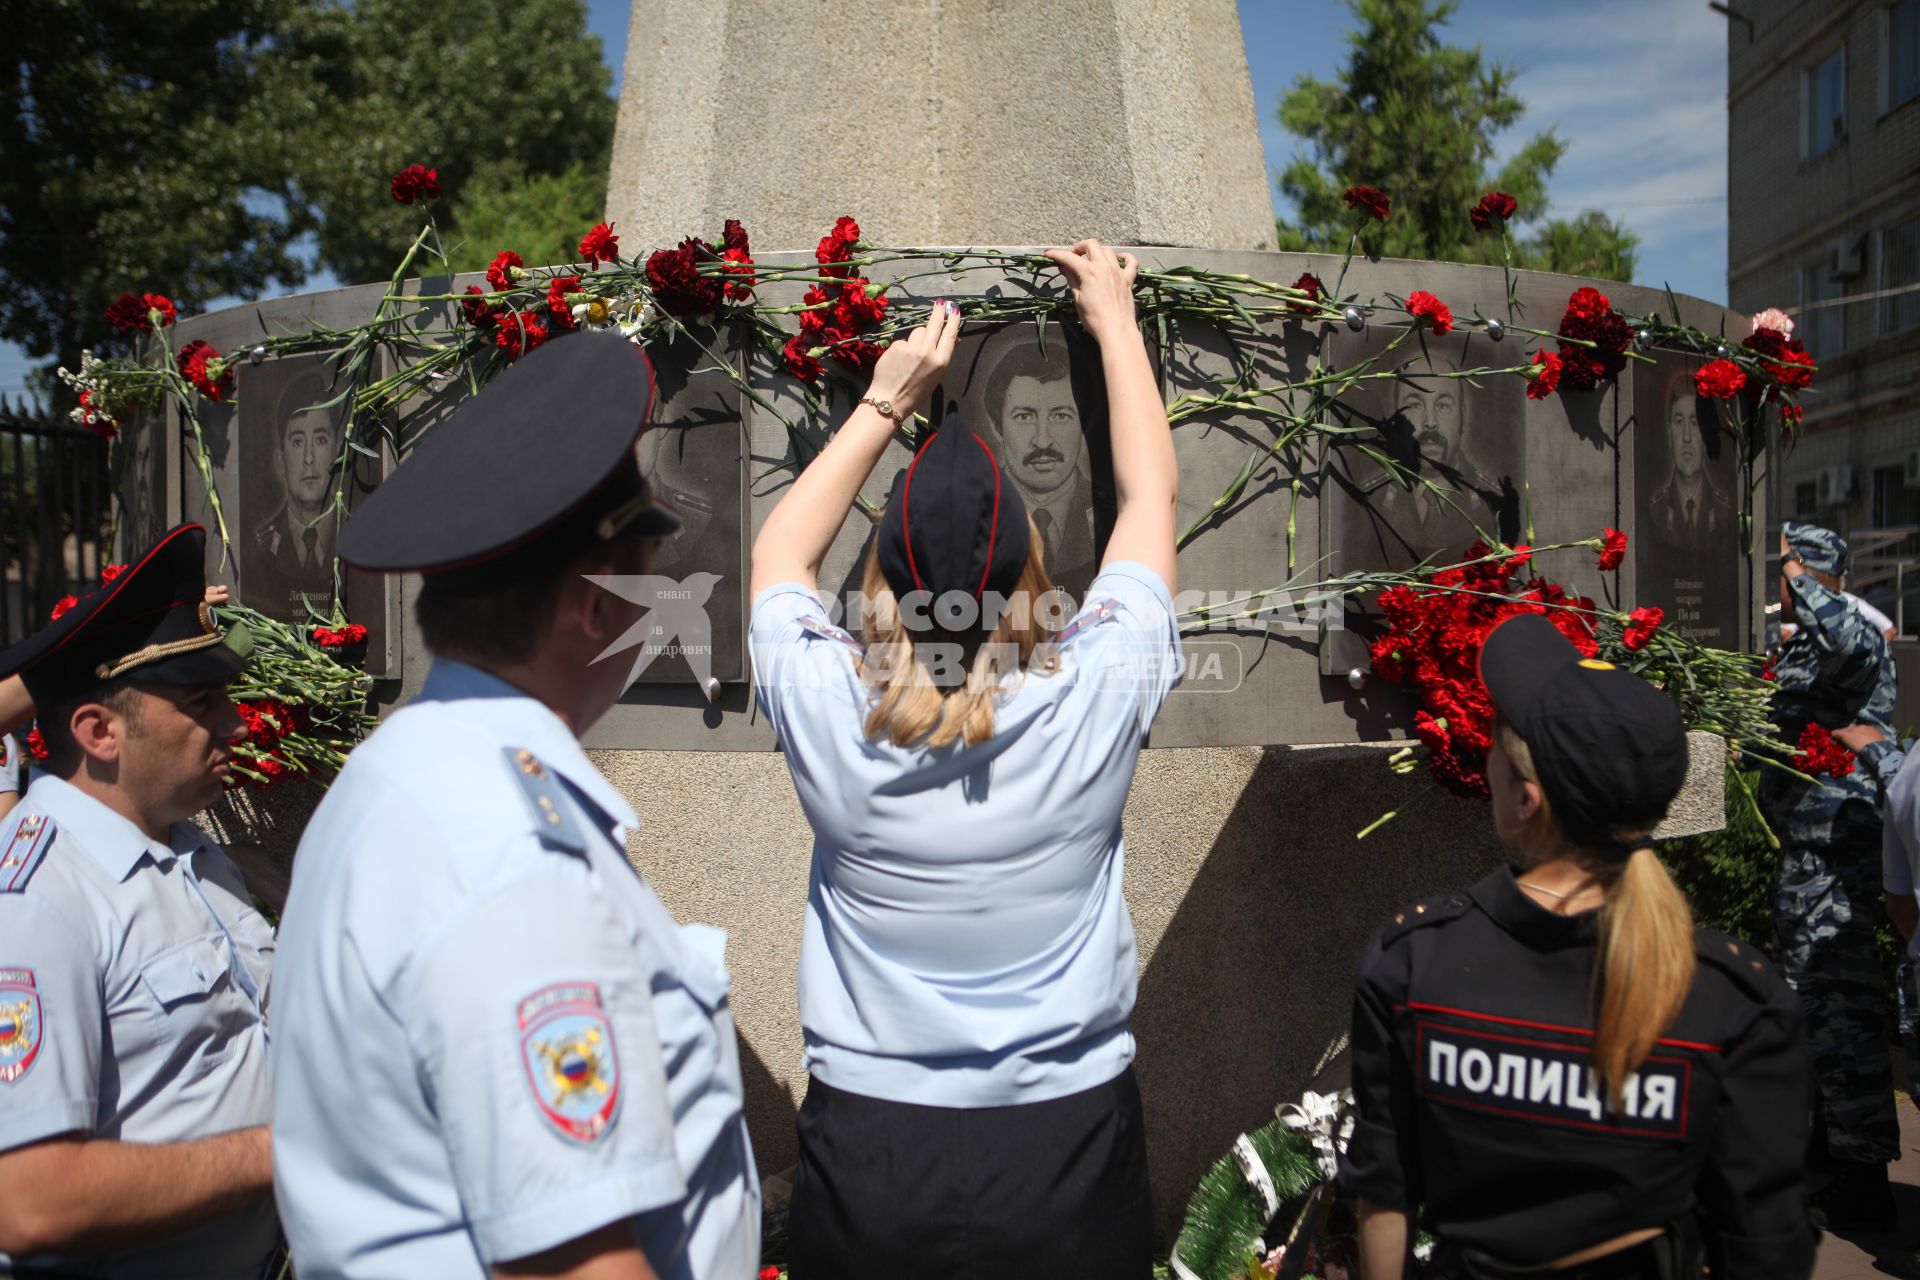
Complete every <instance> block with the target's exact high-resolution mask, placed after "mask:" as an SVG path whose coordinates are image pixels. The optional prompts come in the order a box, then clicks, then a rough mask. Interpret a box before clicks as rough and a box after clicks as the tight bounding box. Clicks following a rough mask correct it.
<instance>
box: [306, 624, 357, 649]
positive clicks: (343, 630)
mask: <svg viewBox="0 0 1920 1280" xmlns="http://www.w3.org/2000/svg"><path fill="white" fill-rule="evenodd" d="M366 638H367V629H366V628H365V627H363V626H361V625H360V624H359V623H357V622H349V623H348V624H347V625H346V626H344V627H339V628H334V627H315V628H314V629H313V642H314V643H315V644H317V645H319V646H320V647H321V648H322V649H345V648H349V647H351V646H353V645H356V644H359V643H360V642H361V641H362V640H365V639H366Z"/></svg>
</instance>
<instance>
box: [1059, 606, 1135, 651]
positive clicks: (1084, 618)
mask: <svg viewBox="0 0 1920 1280" xmlns="http://www.w3.org/2000/svg"><path fill="white" fill-rule="evenodd" d="M1119 609H1120V602H1119V601H1118V600H1112V599H1108V600H1100V601H1096V602H1094V603H1091V604H1089V605H1088V606H1087V607H1086V608H1084V609H1082V610H1081V611H1080V614H1079V616H1078V617H1076V618H1075V619H1074V620H1073V621H1072V622H1069V623H1068V624H1067V625H1066V626H1065V627H1064V628H1062V629H1061V632H1060V634H1059V635H1057V636H1055V637H1054V638H1053V643H1054V646H1055V647H1056V648H1058V647H1059V646H1061V645H1064V644H1066V643H1068V642H1069V641H1071V640H1072V639H1073V638H1074V637H1075V636H1077V635H1079V634H1081V633H1082V632H1084V631H1090V630H1092V629H1093V628H1094V627H1097V626H1099V625H1100V624H1101V623H1103V622H1105V621H1106V620H1107V619H1108V618H1111V617H1112V616H1113V615H1114V614H1115V613H1117V612H1119Z"/></svg>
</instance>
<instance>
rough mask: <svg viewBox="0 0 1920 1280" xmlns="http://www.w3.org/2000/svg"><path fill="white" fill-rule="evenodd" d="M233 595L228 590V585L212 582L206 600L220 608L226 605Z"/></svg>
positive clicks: (208, 587)
mask: <svg viewBox="0 0 1920 1280" xmlns="http://www.w3.org/2000/svg"><path fill="white" fill-rule="evenodd" d="M232 594H233V593H232V592H231V591H229V590H228V589H227V584H226V583H224V582H210V583H208V584H207V592H206V597H205V598H206V601H207V603H208V604H210V605H215V606H218V605H223V604H225V603H226V602H227V600H228V599H229V598H230V597H231V596H232Z"/></svg>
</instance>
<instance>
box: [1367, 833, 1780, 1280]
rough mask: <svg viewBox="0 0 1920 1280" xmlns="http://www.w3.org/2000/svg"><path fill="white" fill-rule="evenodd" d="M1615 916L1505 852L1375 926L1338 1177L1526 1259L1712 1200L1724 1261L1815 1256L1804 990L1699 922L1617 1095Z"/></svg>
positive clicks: (1742, 1273)
mask: <svg viewBox="0 0 1920 1280" xmlns="http://www.w3.org/2000/svg"><path fill="white" fill-rule="evenodd" d="M1598 916H1599V913H1598V912H1597V911H1590V912H1586V913H1584V914H1581V915H1574V916H1563V915H1558V914H1556V913H1554V912H1551V911H1548V910H1546V909H1545V908H1543V907H1541V906H1539V905H1538V904H1536V903H1534V902H1533V901H1531V900H1530V899H1529V898H1528V897H1527V896H1526V894H1525V892H1524V891H1522V890H1521V889H1520V887H1519V886H1518V885H1517V884H1516V883H1515V881H1514V877H1513V873H1512V870H1511V869H1510V868H1505V867H1503V868H1501V869H1500V870H1498V871H1496V872H1494V873H1493V874H1491V875H1489V876H1488V877H1486V878H1485V879H1484V880H1482V881H1480V882H1479V883H1478V884H1476V885H1474V886H1473V887H1472V888H1471V889H1468V890H1467V891H1465V892H1464V893H1458V894H1449V895H1445V896H1444V897H1441V898H1434V899H1429V900H1428V901H1426V902H1421V903H1415V904H1413V905H1411V906H1408V907H1406V908H1403V909H1402V910H1401V911H1400V912H1398V913H1397V914H1396V915H1395V917H1394V919H1393V920H1392V921H1390V922H1389V923H1388V924H1387V925H1386V927H1385V928H1383V929H1382V930H1381V931H1380V932H1379V933H1378V934H1376V935H1375V936H1374V939H1373V941H1372V942H1371V943H1370V944H1369V945H1368V947H1367V949H1366V951H1365V953H1363V955H1362V956H1361V959H1360V968H1359V974H1358V977H1357V980H1356V982H1355V986H1354V1001H1353V1039H1352V1063H1353V1092H1354V1109H1355V1116H1356V1123H1355V1125H1354V1132H1353V1136H1352V1139H1351V1141H1350V1142H1349V1144H1348V1147H1347V1151H1346V1153H1345V1155H1344V1156H1343V1157H1342V1159H1341V1163H1340V1184H1341V1187H1342V1188H1343V1189H1344V1190H1346V1191H1347V1192H1349V1193H1351V1194H1356V1195H1361V1196H1365V1197H1366V1198H1367V1199H1369V1200H1371V1201H1373V1202H1374V1203H1375V1204H1378V1205H1380V1206H1382V1207H1384V1208H1389V1209H1400V1210H1404V1211H1407V1212H1409V1213H1412V1212H1416V1211H1418V1212H1419V1213H1420V1215H1421V1217H1422V1218H1423V1220H1424V1221H1425V1223H1426V1225H1428V1226H1429V1227H1430V1228H1431V1229H1432V1230H1433V1231H1434V1232H1435V1233H1436V1234H1438V1235H1439V1236H1441V1237H1442V1239H1444V1240H1447V1241H1450V1242H1452V1243H1454V1244H1457V1245H1461V1246H1464V1247H1470V1248H1474V1249H1479V1250H1482V1251H1484V1252H1486V1253H1488V1254H1491V1255H1492V1256H1493V1257H1494V1258H1496V1259H1499V1260H1501V1261H1503V1262H1506V1263H1508V1264H1510V1265H1513V1266H1537V1265H1540V1264H1542V1263H1546V1262H1550V1261H1553V1260H1555V1259H1557V1258H1561V1257H1565V1256H1566V1255H1567V1254H1569V1253H1572V1252H1574V1251H1576V1250H1578V1249H1582V1248H1585V1247H1588V1246H1591V1245H1595V1244H1599V1243H1601V1242H1603V1241H1607V1240H1612V1239H1615V1238H1617V1237H1619V1236H1621V1235H1624V1234H1626V1233H1627V1232H1629V1231H1635V1230H1639V1229H1642V1228H1646V1227H1664V1226H1666V1225H1668V1224H1669V1223H1673V1222H1676V1221H1678V1220H1680V1219H1681V1218H1683V1217H1685V1216H1686V1215H1688V1214H1690V1213H1693V1212H1694V1211H1695V1210H1696V1209H1697V1210H1698V1211H1699V1214H1700V1220H1701V1222H1702V1225H1703V1226H1704V1227H1705V1228H1706V1230H1707V1232H1708V1237H1709V1241H1708V1247H1709V1256H1710V1258H1711V1260H1712V1263H1713V1274H1714V1276H1715V1278H1716V1280H1793V1278H1794V1277H1805V1276H1806V1275H1807V1274H1808V1273H1809V1271H1810V1270H1811V1268H1812V1266H1813V1232H1812V1228H1811V1227H1810V1226H1809V1224H1808V1218H1807V1207H1806V1184H1805V1177H1806V1175H1805V1170H1804V1161H1805V1155H1806V1144H1807V1087H1808V1084H1807V1076H1808V1061H1807V1051H1806V1039H1805V1032H1804V1030H1803V1028H1802V1023H1801V1019H1800V1008H1799V1003H1798V1001H1797V999H1796V998H1795V997H1794V995H1793V994H1792V992H1790V991H1789V990H1788V989H1787V986H1786V984H1785V983H1784V982H1782V981H1781V980H1780V977H1779V975H1778V974H1777V973H1776V972H1775V971H1774V969H1773V966H1772V965H1771V964H1770V963H1768V962H1767V960H1766V959H1765V958H1763V957H1762V956H1761V955H1760V954H1759V953H1758V952H1757V951H1755V950H1754V949H1753V948H1752V947H1750V946H1747V945H1746V944H1745V943H1741V942H1736V941H1734V940H1733V939H1731V938H1728V937H1726V936H1725V935H1723V934H1717V933H1713V932H1711V931H1709V930H1705V929H1701V930H1696V931H1695V938H1694V942H1695V954H1696V956H1697V957H1698V966H1697V969H1696V972H1695V977H1694V982H1693V987H1692V989H1691V990H1690V992H1689V994H1688V996H1687V999H1686V1002H1685V1004H1684V1005H1682V1007H1681V1010H1680V1014H1679V1016H1678V1017H1677V1018H1675V1020H1674V1022H1673V1024H1672V1026H1670V1027H1668V1028H1667V1029H1666V1031H1665V1033H1664V1034H1663V1035H1662V1036H1661V1037H1660V1038H1659V1040H1658V1041H1657V1042H1656V1043H1655V1045H1654V1048H1653V1051H1652V1053H1651V1054H1650V1055H1649V1056H1648V1058H1647V1059H1646V1061H1645V1062H1644V1063H1642V1064H1641V1066H1640V1067H1639V1069H1638V1070H1637V1071H1635V1072H1634V1073H1633V1074H1632V1075H1631V1076H1630V1077H1629V1078H1628V1079H1627V1080H1626V1081H1625V1082H1624V1087H1623V1089H1622V1096H1621V1099H1620V1103H1619V1105H1618V1106H1617V1107H1616V1106H1615V1105H1614V1103H1613V1102H1612V1101H1611V1100H1610V1099H1608V1098H1607V1097H1606V1096H1605V1091H1604V1090H1603V1089H1601V1088H1600V1087H1599V1086H1598V1084H1597V1082H1596V1079H1595V1076H1594V1073H1593V1070H1592V1056H1591V1055H1592V1047H1593V1026H1594V1021H1593V1016H1592V1013H1591V1000H1592V989H1593V988H1592V972H1593V956H1594V946H1595V936H1596V935H1595V926H1596V924H1597V921H1598Z"/></svg>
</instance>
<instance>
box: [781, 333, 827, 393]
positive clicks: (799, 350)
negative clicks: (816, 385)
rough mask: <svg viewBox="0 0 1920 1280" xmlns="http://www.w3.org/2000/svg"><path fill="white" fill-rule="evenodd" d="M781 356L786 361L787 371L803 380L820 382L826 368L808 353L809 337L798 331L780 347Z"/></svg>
mask: <svg viewBox="0 0 1920 1280" xmlns="http://www.w3.org/2000/svg"><path fill="white" fill-rule="evenodd" d="M780 356H781V358H782V359H783V360H784V361H786V365H787V372H788V373H790V374H792V375H793V376H794V377H796V378H798V379H800V381H802V382H818V381H819V380H820V375H821V374H823V373H825V372H826V369H825V368H824V367H823V366H822V365H821V363H820V362H819V361H818V360H815V359H814V358H813V356H812V355H810V354H808V346H807V337H806V335H805V334H804V333H796V334H794V335H793V336H792V337H790V338H788V339H787V345H786V346H784V347H782V348H780Z"/></svg>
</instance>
